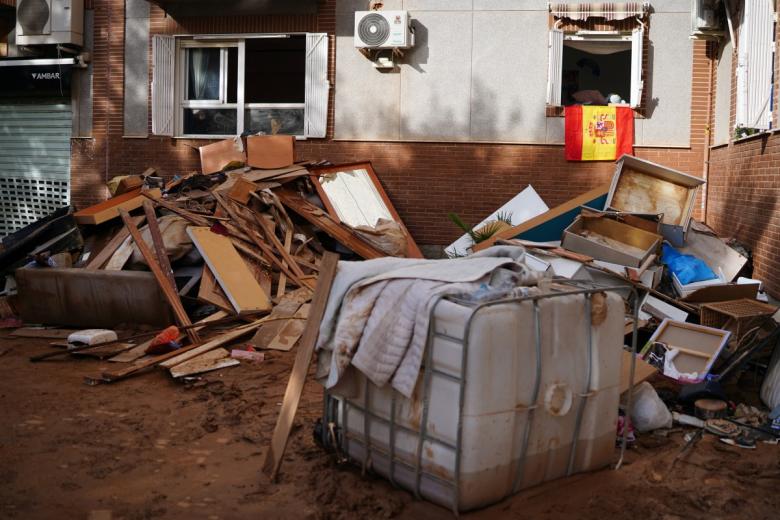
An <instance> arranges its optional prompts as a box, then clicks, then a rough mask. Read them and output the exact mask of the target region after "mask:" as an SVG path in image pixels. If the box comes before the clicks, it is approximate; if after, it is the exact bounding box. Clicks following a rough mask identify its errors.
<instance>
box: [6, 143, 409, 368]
mask: <svg viewBox="0 0 780 520" xmlns="http://www.w3.org/2000/svg"><path fill="white" fill-rule="evenodd" d="M294 143H295V140H294V138H292V137H289V136H251V137H248V138H247V139H246V147H245V146H244V142H243V140H242V139H241V138H235V139H227V140H224V141H220V142H217V143H214V144H211V145H208V146H204V147H201V148H200V157H201V169H202V171H201V172H193V173H189V174H187V175H182V176H177V177H175V178H173V179H172V180H168V181H166V180H164V179H163V178H161V177H158V176H156V172H155V171H154V170H153V169H149V170H147V171H146V172H144V173H143V174H142V175H138V176H125V177H119V178H115V179H112V181H111V182H110V183H109V185H108V188H109V189H110V190H111V192H112V194H113V196H112V197H111V198H110V199H108V200H106V201H105V202H102V203H100V204H97V205H95V206H91V207H88V208H84V209H81V210H79V211H75V210H74V208H72V207H68V208H63V209H61V210H60V211H58V212H56V213H54V214H52V215H49V216H48V217H46V218H44V219H42V220H40V221H38V222H36V223H34V224H32V225H30V226H28V227H26V228H24V229H22V230H20V231H18V232H16V233H14V234H13V235H10V236H8V237H5V238H4V239H3V242H2V246H3V247H2V250H1V251H0V265H2V266H3V268H2V270H3V274H4V275H6V280H7V282H6V288H5V290H4V291H3V298H2V299H3V304H4V309H5V310H4V315H3V318H10V322H7V323H6V326H9V325H10V326H14V325H16V326H18V325H21V322H23V323H27V324H43V325H57V326H65V327H71V328H73V327H76V328H78V327H82V328H83V327H89V329H88V330H71V329H50V328H41V327H24V328H20V329H17V330H16V331H15V332H14V334H15V335H21V336H24V335H27V336H38V337H49V338H53V339H59V340H67V341H60V342H55V343H53V346H55V347H58V348H57V350H55V351H53V352H50V353H47V354H44V355H41V356H37V357H35V358H33V360H36V361H37V360H41V359H46V358H49V357H54V356H60V355H65V354H72V355H79V356H92V357H98V358H101V359H108V360H109V361H112V362H117V363H122V365H117V366H119V367H120V368H118V369H116V370H110V371H106V372H104V373H102V374H100V375H98V376H95V377H93V378H91V379H90V381H89V382H91V383H100V382H111V381H117V380H120V379H122V378H125V377H127V376H129V375H131V374H136V373H138V372H140V371H142V370H145V369H147V368H149V367H152V366H160V367H163V368H165V369H167V370H168V371H169V372H170V374H171V375H172V376H173V377H175V378H185V377H191V376H195V375H196V374H200V373H202V372H206V371H210V370H215V369H218V368H224V367H228V366H232V365H236V364H239V363H240V362H241V361H250V362H257V361H262V360H263V357H264V351H267V350H276V351H289V350H291V349H292V348H293V347H294V346H295V345H296V343H297V342H298V340H299V338H300V337H301V334H302V333H303V329H304V325H305V323H306V318H307V316H308V315H309V312H310V308H311V305H310V303H309V301H310V300H311V298H312V293H313V290H314V289H315V287H316V285H317V279H318V275H319V272H320V269H321V266H322V258H323V254H325V253H326V252H327V251H337V252H338V253H340V254H341V256H342V257H343V258H346V259H349V258H356V259H359V258H364V259H369V258H378V257H384V256H412V257H421V253H420V250H419V249H418V247H417V245H416V244H415V243H414V241H413V240H412V238H411V236H410V234H409V232H408V231H407V229H406V227H405V226H404V224H403V222H402V221H401V219H400V218H399V217H398V214H397V213H396V211H395V209H394V208H393V206H392V204H391V203H390V200H389V199H388V197H387V196H386V194H385V193H384V191H383V190H382V187H381V184H380V183H379V181H378V179H377V177H376V175H375V173H374V171H373V169H372V167H371V164H370V163H367V162H366V163H357V164H349V165H341V166H333V165H325V164H306V163H298V164H295V163H294V162H293V160H294ZM245 149H246V153H245V152H244V150H245ZM17 313H18V316H19V317H20V318H21V320H17V319H15V318H14V316H15V315H16V314H17ZM139 326H143V327H146V328H147V329H148V331H146V332H141V333H140V334H125V333H123V332H122V329H124V328H128V329H136V330H137V329H138V327H139ZM118 332H119V333H118ZM252 335H253V336H252ZM244 338H251V339H249V340H248V341H246V340H244ZM239 340H244V341H242V343H241V345H242V346H240V347H236V348H234V349H233V350H232V352H231V351H228V350H227V349H226V348H224V347H225V346H227V345H229V344H231V343H236V342H237V341H239ZM62 347H64V348H62Z"/></svg>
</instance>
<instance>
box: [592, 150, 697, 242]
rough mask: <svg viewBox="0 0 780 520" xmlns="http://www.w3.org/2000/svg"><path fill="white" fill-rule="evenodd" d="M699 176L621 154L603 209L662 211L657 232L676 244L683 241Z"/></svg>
mask: <svg viewBox="0 0 780 520" xmlns="http://www.w3.org/2000/svg"><path fill="white" fill-rule="evenodd" d="M702 184H704V180H703V179H699V178H698V177H693V176H691V175H688V174H686V173H682V172H680V171H677V170H673V169H671V168H667V167H666V166H661V165H660V164H656V163H654V162H650V161H646V160H644V159H639V158H637V157H634V156H632V155H623V156H622V157H621V158H620V159H618V161H617V163H616V164H615V174H614V176H613V177H612V184H611V185H610V188H609V195H608V196H607V202H606V208H607V209H613V210H616V211H624V212H628V213H654V214H658V213H661V214H663V218H662V220H661V233H662V234H663V236H664V238H665V239H666V240H668V241H669V242H671V243H672V245H673V246H675V247H679V246H682V245H683V244H684V243H685V238H686V235H687V234H688V228H689V227H690V223H691V214H692V213H693V206H694V202H695V201H696V192H697V191H698V189H699V186H701V185H702Z"/></svg>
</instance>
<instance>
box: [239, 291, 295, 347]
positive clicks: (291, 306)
mask: <svg viewBox="0 0 780 520" xmlns="http://www.w3.org/2000/svg"><path fill="white" fill-rule="evenodd" d="M300 307H301V304H300V303H299V302H295V301H282V302H280V303H279V304H278V305H276V306H275V307H274V309H273V310H272V311H271V314H269V317H270V318H272V319H273V320H278V319H279V318H291V317H292V316H294V315H295V313H296V312H298V309H299V308H300ZM286 323H287V322H286V321H272V322H270V323H267V324H265V325H263V326H262V327H260V328H259V329H258V330H257V333H256V334H255V335H254V337H253V338H252V339H251V341H250V343H251V344H252V345H253V346H254V347H255V348H267V346H268V345H269V344H270V343H271V341H273V339H274V338H275V337H276V335H277V334H278V333H279V331H280V330H282V328H283V327H284V326H285V324H286Z"/></svg>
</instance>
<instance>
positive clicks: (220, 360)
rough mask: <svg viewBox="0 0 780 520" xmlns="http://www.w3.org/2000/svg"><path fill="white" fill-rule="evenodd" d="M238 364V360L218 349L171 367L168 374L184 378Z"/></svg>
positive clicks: (225, 351) (222, 349)
mask: <svg viewBox="0 0 780 520" xmlns="http://www.w3.org/2000/svg"><path fill="white" fill-rule="evenodd" d="M240 364H241V362H240V361H239V360H237V359H233V358H231V357H230V352H228V351H227V350H225V349H224V348H218V349H214V350H210V351H208V352H206V353H205V354H201V355H200V356H197V357H194V358H192V359H190V360H189V361H185V362H184V363H179V364H178V365H176V366H173V367H171V368H170V373H171V376H172V377H185V376H192V375H195V374H202V373H204V372H211V371H212V370H218V369H220V368H225V367H232V366H234V365H240Z"/></svg>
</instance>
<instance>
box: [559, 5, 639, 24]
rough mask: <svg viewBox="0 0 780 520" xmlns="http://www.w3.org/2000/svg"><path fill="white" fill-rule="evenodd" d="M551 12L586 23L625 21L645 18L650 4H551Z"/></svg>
mask: <svg viewBox="0 0 780 520" xmlns="http://www.w3.org/2000/svg"><path fill="white" fill-rule="evenodd" d="M549 6H550V12H551V13H552V15H553V16H555V17H556V18H568V19H569V20H580V21H584V20H587V19H588V18H592V17H593V18H604V19H605V20H607V21H611V20H625V19H626V18H633V17H635V16H645V15H646V14H647V12H648V10H649V8H650V4H649V2H598V3H592V4H565V3H550V4H549Z"/></svg>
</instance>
